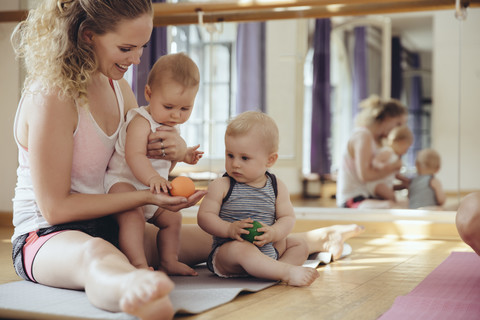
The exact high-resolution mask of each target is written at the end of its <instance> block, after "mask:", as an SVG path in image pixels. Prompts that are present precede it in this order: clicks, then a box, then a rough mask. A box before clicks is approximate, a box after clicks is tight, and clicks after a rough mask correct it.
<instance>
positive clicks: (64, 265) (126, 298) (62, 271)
mask: <svg viewBox="0 0 480 320" xmlns="http://www.w3.org/2000/svg"><path fill="white" fill-rule="evenodd" d="M33 275H34V277H35V279H36V280H37V281H38V282H39V283H42V284H45V285H49V286H53V287H59V288H67V289H80V290H81V289H85V292H86V294H87V297H88V299H89V301H90V302H91V303H92V304H93V305H95V306H96V307H98V308H101V309H105V310H108V311H116V312H118V311H125V312H128V313H130V314H133V315H135V316H137V317H139V318H141V319H159V317H160V318H162V319H170V318H172V316H173V309H172V305H171V303H170V300H169V298H168V293H169V292H170V291H171V290H172V289H173V283H172V282H171V280H170V279H168V277H167V276H166V275H165V274H164V273H162V272H158V271H150V270H146V269H136V268H135V267H134V266H132V265H131V264H130V263H129V261H128V259H127V257H126V256H125V255H124V254H122V253H121V252H120V251H119V250H118V249H117V248H115V247H114V246H113V245H112V244H110V243H108V242H107V241H105V240H103V239H100V238H93V237H90V236H88V235H87V234H85V233H82V232H79V231H65V232H62V233H59V234H58V235H55V236H53V237H52V238H51V239H49V240H48V241H47V242H46V243H45V244H44V245H43V246H42V248H41V249H40V250H39V251H38V253H37V256H36V258H35V263H34V268H33Z"/></svg>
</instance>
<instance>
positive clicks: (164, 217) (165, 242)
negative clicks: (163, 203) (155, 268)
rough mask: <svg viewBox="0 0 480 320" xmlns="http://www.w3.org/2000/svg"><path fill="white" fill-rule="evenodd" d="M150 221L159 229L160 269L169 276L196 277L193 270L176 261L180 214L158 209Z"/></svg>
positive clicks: (180, 223)
mask: <svg viewBox="0 0 480 320" xmlns="http://www.w3.org/2000/svg"><path fill="white" fill-rule="evenodd" d="M150 221H152V222H153V224H154V225H156V226H157V227H158V228H159V229H160V230H159V231H158V233H157V247H158V249H159V256H160V269H162V270H164V271H165V272H166V273H167V274H169V275H183V276H196V275H198V274H197V272H196V271H195V270H194V269H192V268H190V267H189V266H188V265H186V264H184V263H182V262H179V261H178V253H179V248H180V229H181V227H182V215H181V213H180V212H172V211H168V210H164V209H161V208H159V209H158V210H157V212H155V215H154V216H153V217H152V219H151V220H150Z"/></svg>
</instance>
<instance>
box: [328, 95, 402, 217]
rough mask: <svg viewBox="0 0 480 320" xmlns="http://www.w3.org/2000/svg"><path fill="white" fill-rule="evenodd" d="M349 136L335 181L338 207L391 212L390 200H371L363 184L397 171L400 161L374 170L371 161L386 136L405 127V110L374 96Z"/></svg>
mask: <svg viewBox="0 0 480 320" xmlns="http://www.w3.org/2000/svg"><path fill="white" fill-rule="evenodd" d="M360 107H361V108H362V111H361V112H360V113H359V114H358V116H357V119H356V123H357V127H356V128H355V130H354V132H353V134H352V136H351V137H350V139H349V140H348V143H347V148H346V150H345V152H344V154H343V157H342V163H341V165H340V169H339V173H338V180H337V205H338V206H339V207H345V208H390V207H392V206H393V205H394V203H393V202H392V201H390V200H381V199H373V194H370V192H369V190H368V188H367V185H366V182H369V181H374V180H378V179H381V178H384V177H386V176H388V175H389V174H392V173H394V172H396V171H398V170H399V169H400V168H401V166H402V161H401V160H400V159H399V160H398V161H396V162H394V163H391V164H388V165H385V166H384V167H383V168H382V169H378V168H376V167H374V166H373V161H372V160H373V157H374V156H375V154H376V152H377V148H379V147H380V146H381V145H382V140H383V139H385V138H386V137H387V136H388V134H389V132H390V131H391V130H392V129H393V128H394V127H396V126H400V125H403V124H405V123H406V120H407V109H406V107H405V106H404V105H403V104H401V103H400V102H399V101H398V100H394V99H390V100H386V101H383V100H381V99H380V98H378V97H377V96H372V97H370V98H369V99H366V100H364V101H362V103H361V104H360Z"/></svg>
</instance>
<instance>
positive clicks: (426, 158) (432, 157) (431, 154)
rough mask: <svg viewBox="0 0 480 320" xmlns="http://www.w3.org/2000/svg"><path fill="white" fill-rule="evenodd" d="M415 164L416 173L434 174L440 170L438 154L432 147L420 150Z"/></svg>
mask: <svg viewBox="0 0 480 320" xmlns="http://www.w3.org/2000/svg"><path fill="white" fill-rule="evenodd" d="M415 166H416V167H417V173H418V174H435V173H437V172H438V170H440V155H439V154H438V152H437V151H435V150H433V149H423V150H420V151H419V152H418V153H417V160H416V161H415Z"/></svg>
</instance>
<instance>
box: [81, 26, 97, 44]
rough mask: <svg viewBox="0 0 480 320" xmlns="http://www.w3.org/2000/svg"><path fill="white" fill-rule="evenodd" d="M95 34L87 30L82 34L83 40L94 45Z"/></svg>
mask: <svg viewBox="0 0 480 320" xmlns="http://www.w3.org/2000/svg"><path fill="white" fill-rule="evenodd" d="M94 37H95V33H94V32H93V31H92V30H89V29H85V30H83V32H82V38H83V40H84V41H85V42H86V43H89V44H92V43H93V38H94Z"/></svg>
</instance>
